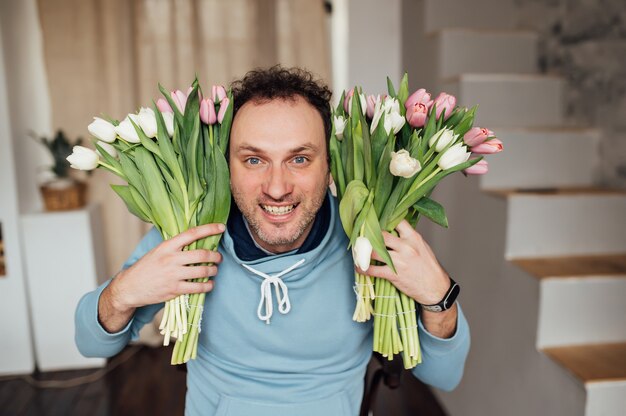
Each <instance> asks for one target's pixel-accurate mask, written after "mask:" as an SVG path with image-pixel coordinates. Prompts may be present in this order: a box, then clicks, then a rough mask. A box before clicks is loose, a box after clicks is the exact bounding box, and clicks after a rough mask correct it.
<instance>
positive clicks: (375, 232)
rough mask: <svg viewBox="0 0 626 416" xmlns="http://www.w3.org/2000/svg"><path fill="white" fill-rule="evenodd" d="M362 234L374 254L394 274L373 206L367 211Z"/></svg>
mask: <svg viewBox="0 0 626 416" xmlns="http://www.w3.org/2000/svg"><path fill="white" fill-rule="evenodd" d="M363 234H364V235H365V237H367V239H368V240H370V243H372V247H373V248H374V250H376V252H377V253H378V254H379V255H380V257H382V259H383V261H384V262H385V263H386V264H387V265H388V266H389V267H391V270H393V272H394V273H396V268H395V266H394V264H393V260H391V256H390V255H389V252H388V251H387V247H386V246H385V240H384V239H383V234H382V230H381V229H380V223H379V222H378V217H376V212H375V211H374V207H373V206H371V205H370V206H369V207H368V210H367V216H366V219H365V223H364V227H363Z"/></svg>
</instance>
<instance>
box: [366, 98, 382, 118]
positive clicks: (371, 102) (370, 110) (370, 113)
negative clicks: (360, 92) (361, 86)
mask: <svg viewBox="0 0 626 416" xmlns="http://www.w3.org/2000/svg"><path fill="white" fill-rule="evenodd" d="M378 101H380V95H368V96H367V105H366V107H367V109H366V111H365V112H366V114H367V118H369V119H372V118H374V109H375V108H376V103H377V102H378Z"/></svg>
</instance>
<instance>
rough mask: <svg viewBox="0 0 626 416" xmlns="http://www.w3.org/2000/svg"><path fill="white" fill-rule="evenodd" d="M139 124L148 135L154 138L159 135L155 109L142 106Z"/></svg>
mask: <svg viewBox="0 0 626 416" xmlns="http://www.w3.org/2000/svg"><path fill="white" fill-rule="evenodd" d="M137 118H138V119H139V125H140V126H141V129H142V130H143V132H144V133H146V136H148V137H150V138H154V137H156V135H157V121H156V116H155V115H154V110H153V109H151V108H145V107H141V109H140V110H139V114H138V116H137Z"/></svg>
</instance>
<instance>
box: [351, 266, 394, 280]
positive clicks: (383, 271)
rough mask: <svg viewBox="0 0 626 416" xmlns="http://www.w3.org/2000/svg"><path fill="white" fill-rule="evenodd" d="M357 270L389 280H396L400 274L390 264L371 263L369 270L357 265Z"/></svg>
mask: <svg viewBox="0 0 626 416" xmlns="http://www.w3.org/2000/svg"><path fill="white" fill-rule="evenodd" d="M356 271H357V272H358V273H360V274H364V275H366V276H372V277H382V278H383V279H387V280H389V281H394V280H395V279H396V277H398V275H397V274H395V273H394V272H393V270H391V268H390V267H389V266H374V265H371V266H370V267H368V269H367V270H361V269H360V268H359V267H356Z"/></svg>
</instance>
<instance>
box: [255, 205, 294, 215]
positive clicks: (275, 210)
mask: <svg viewBox="0 0 626 416" xmlns="http://www.w3.org/2000/svg"><path fill="white" fill-rule="evenodd" d="M261 206H262V207H263V209H264V210H265V211H267V212H269V213H270V214H274V215H285V214H288V213H290V212H291V211H293V208H294V207H295V205H287V206H282V207H276V206H273V205H261Z"/></svg>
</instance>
